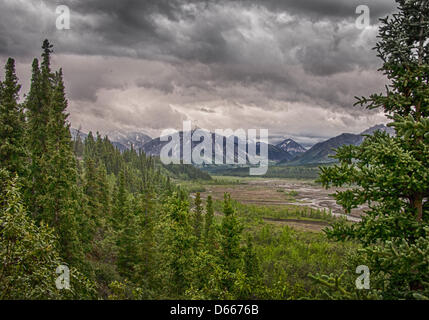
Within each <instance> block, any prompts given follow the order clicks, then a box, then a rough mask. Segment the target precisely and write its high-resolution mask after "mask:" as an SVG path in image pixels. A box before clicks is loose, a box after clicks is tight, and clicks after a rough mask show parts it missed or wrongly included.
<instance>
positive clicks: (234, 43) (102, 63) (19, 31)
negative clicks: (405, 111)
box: [0, 0, 395, 142]
mask: <svg viewBox="0 0 429 320" xmlns="http://www.w3.org/2000/svg"><path fill="white" fill-rule="evenodd" d="M59 4H65V5H67V6H69V8H70V10H71V30H62V31H60V30H56V28H55V20H56V17H57V16H56V14H55V7H56V6H57V5H59ZM361 4H367V5H368V6H369V8H370V10H371V22H372V25H371V26H370V27H369V28H367V29H365V30H359V29H357V28H356V26H355V19H356V17H357V15H356V13H355V9H356V7H357V6H358V5H361ZM394 8H395V4H394V1H393V0H392V1H391V0H378V1H361V0H356V1H355V0H349V1H344V0H317V1H315V0H313V1H310V0H300V1H291V0H261V1H256V0H243V1H236V0H228V1H226V0H213V1H196V0H192V1H180V0H172V1H171V0H170V1H166V0H153V1H148V0H146V1H137V0H125V1H124V0H123V1H117V0H92V1H84V0H68V1H37V0H33V1H22V0H18V1H17V0H3V1H2V2H1V3H0V60H3V58H6V57H7V56H14V57H16V58H17V59H18V62H19V64H18V67H19V72H20V75H22V77H23V78H24V79H25V80H26V81H27V82H28V76H29V75H28V72H29V71H28V69H29V61H30V58H31V57H34V56H38V55H39V54H40V52H39V47H40V43H41V41H42V40H43V39H44V38H49V39H50V40H51V41H52V42H53V43H54V45H55V52H56V54H57V55H56V56H55V59H54V63H55V64H56V65H57V66H62V67H63V68H64V71H65V75H66V80H67V88H68V93H69V98H70V113H71V121H72V124H73V125H74V126H78V125H82V127H83V128H87V129H95V130H100V131H108V130H111V129H115V128H129V129H145V130H146V131H149V132H150V133H152V134H154V135H155V134H158V133H159V131H160V130H161V129H163V128H166V127H180V125H181V121H182V120H183V119H192V120H196V121H198V125H199V126H204V127H206V128H209V129H210V128H211V127H219V128H222V127H225V126H230V127H233V128H236V127H243V128H250V127H253V128H260V127H262V128H269V129H270V130H271V132H272V133H275V134H282V135H290V136H293V137H295V138H297V139H298V140H299V139H301V141H304V140H305V141H310V140H311V141H317V140H320V139H321V138H324V137H329V136H332V135H334V134H337V133H340V132H343V131H354V132H359V131H361V130H362V129H365V128H366V127H368V126H370V125H373V124H375V123H378V122H380V121H383V120H384V118H383V117H382V116H381V115H379V114H376V113H375V112H370V113H369V112H368V111H363V110H362V109H359V108H352V107H351V106H352V104H353V102H354V98H353V97H354V96H356V95H366V94H369V93H372V92H373V91H380V90H381V89H382V86H383V78H382V77H381V76H380V75H379V74H377V72H376V71H375V70H376V69H377V67H378V65H379V62H378V60H377V58H376V57H375V53H374V52H372V51H371V48H372V47H373V46H374V44H375V40H376V34H377V25H376V23H377V19H378V18H379V17H381V16H385V15H387V14H389V13H391V12H392V11H393V10H394ZM1 57H3V58H1ZM26 87H28V84H25V85H24V89H25V88H26ZM311 141H310V142H311Z"/></svg>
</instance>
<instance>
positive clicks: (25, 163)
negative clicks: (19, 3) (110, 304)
mask: <svg viewBox="0 0 429 320" xmlns="http://www.w3.org/2000/svg"><path fill="white" fill-rule="evenodd" d="M42 50H43V52H42V59H41V63H39V61H38V60H37V59H34V61H33V64H32V77H31V86H30V91H29V92H28V94H27V95H26V97H25V100H24V101H23V102H22V103H20V102H19V90H20V85H19V83H18V79H17V77H16V73H15V63H14V60H13V59H11V58H10V59H9V60H8V61H7V63H6V68H5V69H6V73H5V77H4V81H3V82H1V83H0V141H1V146H0V155H1V156H0V178H1V179H0V261H1V264H0V299H99V298H102V299H107V298H110V299H142V298H145V299H159V298H185V297H187V298H191V297H192V298H212V299H217V298H252V297H264V294H265V291H264V288H263V286H262V284H261V283H260V281H258V275H257V274H253V273H252V275H251V276H250V275H249V277H247V276H246V272H248V271H247V270H255V265H257V259H256V257H255V254H254V252H253V249H252V246H251V245H248V246H244V245H242V244H241V243H240V239H241V233H242V228H241V227H240V224H239V222H238V221H237V220H236V219H235V218H234V211H233V210H232V208H231V205H230V204H229V201H230V200H229V198H225V218H224V221H223V222H222V224H221V225H218V224H216V223H215V220H214V211H213V204H212V200H211V198H209V199H208V200H207V208H206V209H204V206H203V202H202V200H201V198H200V196H199V194H198V196H197V200H196V203H195V208H194V209H192V208H191V206H190V203H189V201H188V199H189V196H188V194H187V193H186V192H185V191H183V190H181V189H180V188H178V187H176V186H174V184H172V183H171V182H170V176H171V175H174V174H179V175H180V177H182V178H183V177H184V176H188V177H189V178H195V177H198V178H205V179H207V178H209V177H207V176H206V175H205V174H204V173H201V172H200V171H198V170H196V169H194V168H192V167H189V166H183V167H181V166H180V165H177V166H164V165H162V164H161V163H160V161H159V160H157V159H154V158H151V157H147V156H146V155H145V154H144V153H142V152H141V151H136V150H134V149H133V148H131V149H130V150H126V151H124V152H122V153H121V152H120V151H119V150H118V149H116V148H115V147H114V146H113V144H112V143H110V141H109V140H108V138H107V137H101V136H100V134H98V133H97V135H96V136H95V137H94V135H93V134H92V133H89V134H88V136H87V138H86V139H85V140H84V141H82V139H81V137H80V135H79V134H78V135H77V137H76V139H75V140H72V138H71V134H70V127H69V123H68V121H67V116H68V115H67V112H66V109H67V99H66V97H65V87H64V81H63V73H62V70H61V69H60V70H58V71H53V70H52V68H51V54H52V45H51V44H50V43H49V42H48V41H47V40H45V41H44V42H43V46H42ZM249 260H252V261H249ZM60 265H67V266H68V267H69V268H70V276H71V280H70V290H67V289H62V290H60V289H57V287H56V279H57V277H58V276H59V275H58V274H57V273H56V269H57V267H58V266H60Z"/></svg>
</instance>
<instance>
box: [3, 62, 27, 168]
mask: <svg viewBox="0 0 429 320" xmlns="http://www.w3.org/2000/svg"><path fill="white" fill-rule="evenodd" d="M5 71H6V74H5V79H4V82H2V83H0V167H1V168H4V169H6V170H8V171H9V172H11V173H12V174H18V175H19V176H24V175H25V172H24V171H25V162H26V158H25V157H26V152H25V144H24V134H25V120H24V113H23V110H22V108H21V106H20V105H19V103H18V99H19V90H20V89H21V85H20V84H19V83H18V78H17V76H16V73H15V60H13V59H12V58H9V59H8V60H7V63H6V66H5Z"/></svg>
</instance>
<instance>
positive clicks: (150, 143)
mask: <svg viewBox="0 0 429 320" xmlns="http://www.w3.org/2000/svg"><path fill="white" fill-rule="evenodd" d="M377 130H380V131H385V132H387V133H389V134H390V135H394V130H393V129H392V128H390V127H387V126H385V125H383V124H380V125H376V126H374V127H371V128H369V129H367V130H365V131H363V132H361V133H360V134H352V133H342V134H340V135H338V136H336V137H333V138H330V139H328V140H326V141H323V142H319V143H317V144H315V145H314V146H312V147H311V148H310V149H308V150H307V149H305V148H304V147H303V146H301V145H300V144H299V143H297V142H295V141H294V140H292V139H285V140H284V141H282V142H280V143H278V144H276V145H272V144H268V159H269V160H270V161H274V162H277V163H279V164H290V165H304V164H321V163H331V162H335V159H332V158H331V157H330V156H332V155H334V154H335V151H334V149H337V148H339V147H341V146H343V145H356V146H357V145H360V144H361V143H362V142H363V140H364V139H365V135H372V134H373V133H374V132H375V131H377ZM70 132H71V135H72V137H73V139H76V137H77V135H78V134H79V136H80V137H81V139H85V138H86V137H87V134H86V133H83V132H81V131H78V130H76V129H74V128H71V129H70ZM209 134H211V137H212V141H213V144H212V155H211V156H208V158H207V159H206V160H207V162H209V163H211V162H212V159H213V158H214V154H215V152H220V154H223V155H224V157H223V160H224V162H227V160H228V162H237V160H238V158H239V157H240V155H239V154H238V144H239V139H238V138H237V137H234V156H233V157H234V159H232V156H231V155H230V159H226V152H225V151H226V143H225V141H226V138H225V137H219V136H217V135H216V134H215V133H209ZM106 135H107V136H108V137H109V140H110V141H111V142H112V143H113V144H114V145H115V146H116V147H117V148H118V149H119V150H121V151H123V150H126V149H130V148H131V146H132V147H133V148H134V149H137V150H138V149H141V150H143V151H144V152H145V153H146V154H148V155H151V156H159V155H160V153H161V149H162V148H163V147H164V146H165V145H166V144H167V143H168V141H161V137H159V138H155V139H152V138H151V137H150V136H149V135H147V134H145V133H142V132H123V131H111V132H108V133H107V134H106ZM179 136H180V141H183V132H180V133H179ZM216 141H221V143H216ZM199 143H200V142H199V141H193V142H192V150H193V149H194V148H195V146H197V145H198V144H199ZM244 143H245V144H246V151H247V150H248V144H247V143H246V142H244ZM260 146H261V144H260V143H259V142H258V143H257V144H256V153H257V154H259V151H260ZM176 148H177V151H178V152H179V154H180V158H181V159H182V158H183V154H182V152H181V151H179V150H180V145H178V146H177V147H176ZM244 157H245V158H246V159H245V160H248V158H249V157H248V154H247V152H246V153H245V154H244ZM233 160H234V161H233ZM241 160H244V159H243V158H242V159H241Z"/></svg>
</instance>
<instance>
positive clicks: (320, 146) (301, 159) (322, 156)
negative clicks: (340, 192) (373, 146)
mask: <svg viewBox="0 0 429 320" xmlns="http://www.w3.org/2000/svg"><path fill="white" fill-rule="evenodd" d="M376 131H384V132H387V133H388V134H390V135H394V134H395V131H394V129H392V128H391V127H387V126H385V125H383V124H380V125H376V126H374V127H371V128H369V129H367V130H365V131H363V132H361V133H360V134H352V133H342V134H340V135H339V136H336V137H333V138H331V139H328V140H326V141H323V142H319V143H317V144H315V145H314V146H313V147H311V148H310V149H309V150H307V151H306V152H304V153H302V154H301V155H299V156H298V157H296V158H295V159H294V160H293V161H291V162H289V163H288V164H293V165H302V164H319V163H331V162H335V161H336V160H335V159H332V158H331V156H332V155H334V154H335V151H334V149H337V148H339V147H341V146H344V145H354V146H358V145H360V144H361V143H362V142H363V140H364V139H365V135H372V134H374V132H376ZM282 163H285V161H283V162H282Z"/></svg>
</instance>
